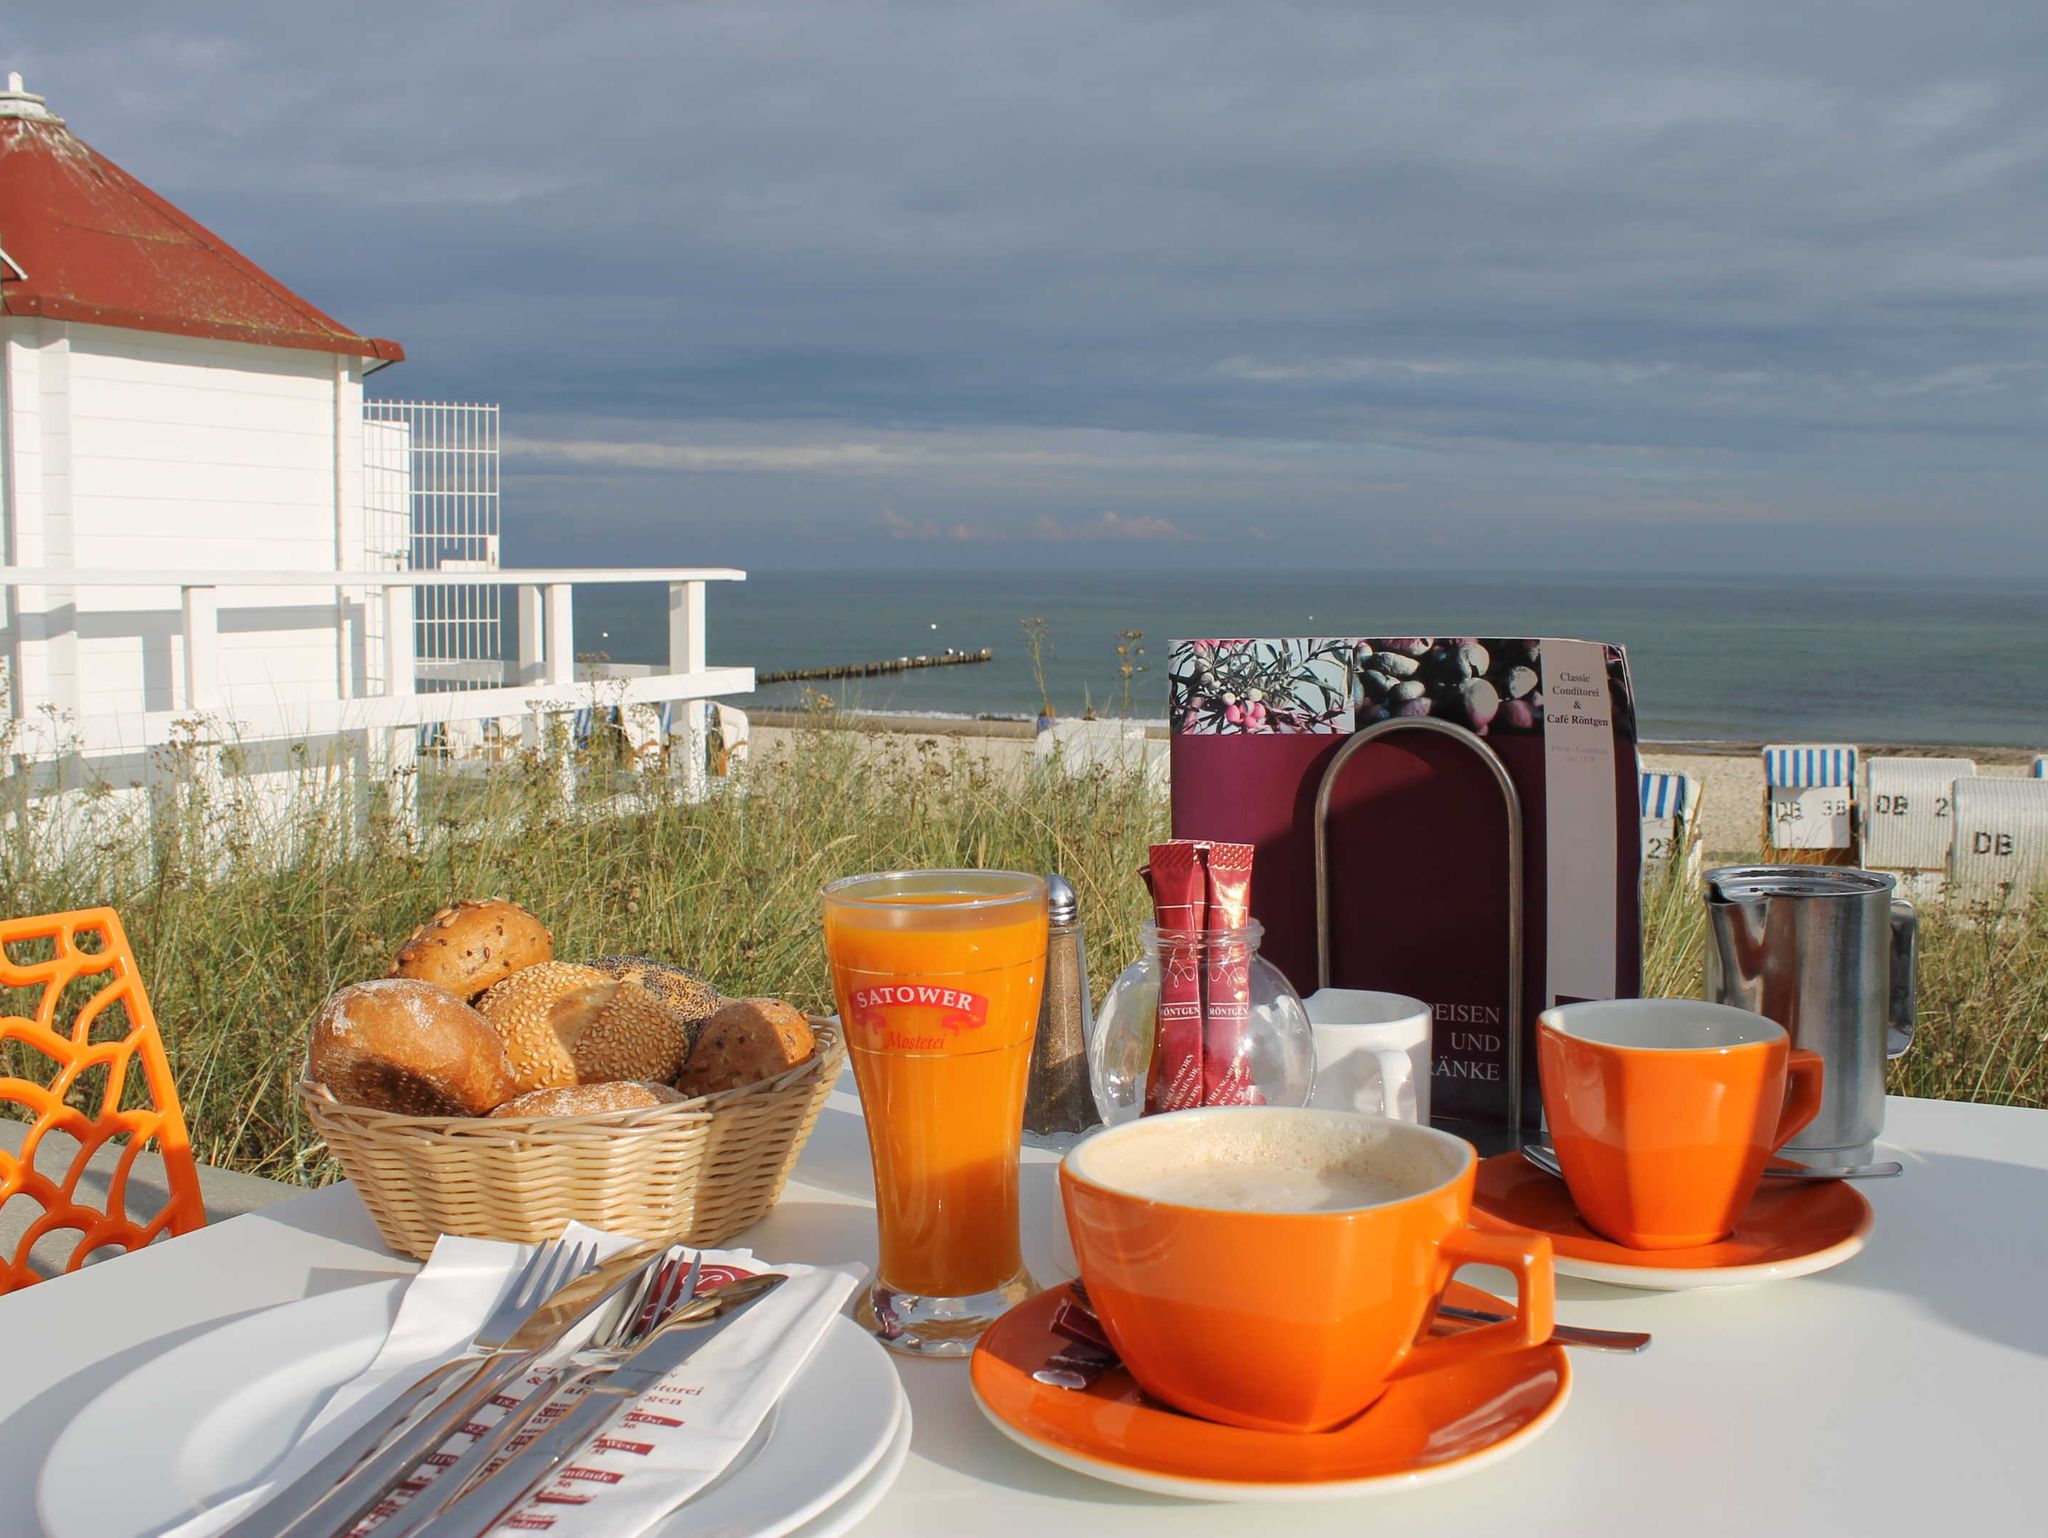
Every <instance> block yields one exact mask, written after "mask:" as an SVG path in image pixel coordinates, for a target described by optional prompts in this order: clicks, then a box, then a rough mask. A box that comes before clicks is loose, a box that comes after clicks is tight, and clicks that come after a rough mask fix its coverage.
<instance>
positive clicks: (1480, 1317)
mask: <svg viewBox="0 0 2048 1538" xmlns="http://www.w3.org/2000/svg"><path fill="white" fill-rule="evenodd" d="M1436 1312H1437V1317H1438V1318H1440V1319H1461V1320H1465V1321H1467V1322H1469V1323H1472V1324H1499V1323H1501V1322H1502V1321H1504V1320H1506V1319H1508V1318H1510V1317H1512V1316H1511V1315H1508V1314H1495V1313H1489V1312H1488V1311H1486V1310H1485V1309H1479V1308H1459V1307H1457V1306H1455V1305H1454V1304H1450V1303H1439V1304H1438V1305H1437V1309H1436ZM1550 1338H1551V1339H1552V1340H1553V1341H1555V1342H1557V1344H1558V1345H1560V1346H1580V1347H1583V1348H1584V1349H1585V1350H1588V1351H1627V1352H1636V1351H1640V1350H1642V1349H1643V1347H1645V1346H1647V1345H1649V1343H1650V1337H1649V1336H1647V1335H1645V1334H1643V1333H1641V1332H1640V1331H1637V1330H1590V1329H1587V1328H1586V1327H1585V1326H1584V1325H1579V1324H1554V1325H1552V1326H1551V1327H1550Z"/></svg>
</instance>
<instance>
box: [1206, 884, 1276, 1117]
mask: <svg viewBox="0 0 2048 1538" xmlns="http://www.w3.org/2000/svg"><path fill="white" fill-rule="evenodd" d="M1200 848H1201V849H1202V865H1203V869H1204V872H1205V875H1206V877H1207V886H1206V891H1205V894H1204V895H1205V896H1206V897H1207V898H1208V909H1209V928H1210V929H1211V930H1218V929H1242V928H1244V927H1245V925H1246V924H1248V923H1250V922H1251V916H1252V911H1251V909H1252V846H1251V845H1250V844H1215V843H1210V844H1203V845H1201V846H1200ZM1251 1017H1252V985H1251V947H1250V946H1248V945H1244V944H1236V943H1233V944H1229V945H1219V944H1216V943H1215V942H1214V941H1213V940H1212V941H1211V942H1210V944H1209V945H1208V947H1207V954H1206V955H1205V956H1204V958H1203V968H1202V1104H1203V1105H1258V1104H1261V1103H1262V1102H1263V1101H1264V1100H1265V1098H1266V1097H1265V1096H1263V1095H1261V1094H1260V1093H1259V1090H1258V1086H1257V1085H1255V1084H1253V1083H1252V1063H1251V1033H1250V1030H1249V1026H1250V1023H1251Z"/></svg>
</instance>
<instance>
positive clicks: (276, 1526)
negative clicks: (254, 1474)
mask: <svg viewBox="0 0 2048 1538" xmlns="http://www.w3.org/2000/svg"><path fill="white" fill-rule="evenodd" d="M667 1253H668V1247H667V1246H666V1245H664V1244H653V1243H641V1244H635V1245H629V1246H628V1247H627V1248H625V1249H623V1250H621V1251H619V1253H618V1254H616V1255H614V1256H612V1257H611V1259H609V1260H607V1261H605V1262H604V1263H603V1264H602V1265H600V1266H599V1267H598V1268H597V1269H596V1270H594V1271H590V1272H587V1273H585V1274H584V1275H583V1276H580V1277H578V1278H577V1279H576V1280H575V1281H573V1282H571V1283H569V1284H568V1286H566V1287H563V1288H561V1289H560V1290H559V1291H557V1292H556V1293H555V1294H554V1295H553V1296H552V1297H550V1298H549V1299H548V1300H547V1301H546V1302H545V1303H543V1304H541V1306H540V1307H539V1308H537V1309H535V1310H534V1311H533V1313H532V1314H530V1315H529V1316H528V1317H527V1320H526V1322H525V1323H524V1324H522V1325H521V1326H520V1327H519V1328H518V1329H517V1330H515V1331H514V1332H513V1333H512V1334H511V1335H510V1336H509V1337H507V1339H506V1341H505V1344H504V1346H503V1347H501V1348H500V1349H499V1351H498V1352H497V1354H495V1355H493V1356H490V1357H486V1358H485V1359H484V1360H483V1361H482V1362H481V1363H479V1364H478V1365H477V1367H476V1368H475V1370H474V1371H472V1372H471V1373H470V1374H469V1375H468V1376H467V1377H465V1378H462V1379H459V1380H454V1381H450V1380H446V1379H442V1380H440V1381H435V1380H434V1379H433V1376H432V1374H431V1373H430V1374H429V1375H428V1376H426V1377H423V1378H422V1379H421V1380H420V1382H419V1383H416V1384H414V1385H413V1387H412V1388H410V1389H408V1390H407V1391H406V1392H405V1393H404V1394H403V1395H401V1396H400V1397H399V1399H398V1400H397V1402H396V1403H395V1404H393V1405H390V1406H387V1407H386V1408H385V1410H384V1412H383V1413H382V1414H380V1415H377V1416H375V1417H373V1418H372V1419H371V1420H369V1421H368V1422H366V1423H365V1424H363V1425H361V1426H358V1427H357V1428H356V1429H355V1430H354V1431H352V1432H350V1433H349V1434H348V1435H347V1436H345V1437H343V1438H342V1439H341V1441H339V1442H338V1443H336V1444H335V1445H334V1447H333V1448H331V1449H330V1450H329V1451H328V1452H327V1453H326V1454H325V1455H324V1456H322V1457H321V1459H320V1461H319V1462H318V1463H315V1464H313V1465H312V1466H311V1467H310V1468H308V1469H306V1470H305V1471H304V1472H303V1473H301V1474H299V1475H298V1476H297V1477H296V1478H294V1479H292V1480H291V1481H290V1482H289V1483H287V1484H285V1485H282V1486H280V1487H279V1488H278V1489H276V1490H274V1491H272V1492H271V1493H270V1494H269V1495H268V1496H266V1497H265V1498H264V1501H263V1504H262V1505H261V1506H258V1507H257V1508H256V1509H255V1510H254V1511H252V1512H250V1513H249V1514H248V1515H247V1516H245V1517H243V1518H242V1519H241V1520H240V1521H239V1522H237V1523H236V1524H235V1525H234V1526H232V1527H230V1528H228V1529H227V1530H226V1532H225V1533H223V1534H221V1535H220V1538H306V1535H310V1534H312V1533H316V1532H318V1533H330V1532H342V1533H345V1532H347V1531H348V1530H349V1529H350V1528H351V1527H353V1526H355V1524H356V1523H358V1522H360V1521H361V1520H362V1519H363V1517H364V1516H365V1515H367V1514H368V1513H369V1511H370V1509H371V1508H372V1507H374V1506H375V1505H376V1504H377V1503H378V1502H379V1501H381V1500H383V1499H384V1496H385V1495H386V1494H387V1493H388V1492H389V1491H390V1489H391V1487H392V1486H394V1485H396V1484H397V1483H398V1482H399V1481H400V1480H401V1479H403V1478H404V1477H405V1475H406V1474H407V1473H409V1472H410V1471H411V1469H412V1466H413V1465H414V1464H415V1463H417V1462H419V1461H420V1459H422V1458H424V1457H425V1456H426V1455H427V1454H428V1453H430V1452H432V1451H433V1450H434V1449H435V1448H436V1447H438V1446H439V1445H440V1444H441V1443H442V1442H444V1441H446V1440H447V1438H448V1437H449V1436H450V1435H451V1434H452V1433H453V1432H454V1431H456V1430H457V1429H458V1428H459V1427H461V1426H462V1425H463V1424H464V1423H465V1422H467V1421H468V1420H469V1419H470V1418H471V1417H472V1416H474V1415H475V1414H476V1412H477V1411H478V1410H479V1409H481V1408H482V1407H483V1406H484V1405H485V1404H487V1403H489V1402H490V1398H491V1396H492V1395H493V1394H495V1393H497V1392H498V1390H499V1389H501V1388H503V1387H504V1386H505V1385H506V1384H507V1383H510V1382H513V1381H514V1380H516V1379H517V1378H518V1377H519V1376H520V1374H522V1373H524V1372H525V1371H526V1369H527V1367H528V1366H529V1365H530V1364H531V1362H532V1360H533V1358H534V1357H535V1356H536V1355H537V1354H539V1353H540V1352H542V1351H544V1350H546V1349H547V1348H548V1347H549V1346H550V1345H552V1344H553V1343H554V1342H555V1341H557V1340H559V1339H560V1338H561V1337H562V1336H564V1335H566V1334H568V1333H569V1331H570V1330H571V1329H572V1328H573V1327H574V1326H575V1325H577V1324H578V1323H579V1322H581V1321H582V1320H583V1319H584V1318H586V1317H588V1316H590V1315H593V1314H596V1313H597V1312H598V1311H599V1310H601V1309H604V1308H606V1307H609V1306H611V1305H612V1304H613V1303H614V1302H616V1301H617V1299H618V1298H619V1297H620V1296H621V1295H622V1294H623V1293H624V1292H625V1291H626V1290H627V1289H629V1288H632V1287H634V1286H636V1285H638V1284H640V1283H642V1282H644V1281H645V1280H646V1278H647V1276H649V1275H651V1274H652V1270H653V1267H654V1266H655V1265H656V1264H657V1263H659V1261H660V1260H661V1258H662V1257H663V1256H664V1255H666V1254H667ZM422 1387H424V1388H425V1389H426V1390H427V1391H426V1393H425V1394H424V1395H422V1394H421V1392H420V1390H421V1389H422ZM366 1454H368V1455H369V1456H367V1457H366V1456H365V1455H366ZM366 1490H367V1491H372V1492H374V1493H373V1494H371V1495H370V1496H369V1497H368V1498H367V1499H357V1500H356V1501H355V1502H354V1505H355V1513H354V1515H353V1516H347V1513H346V1511H345V1510H344V1505H345V1503H347V1502H348V1500H349V1498H350V1497H351V1496H360V1493H361V1492H363V1491H366ZM344 1516H347V1520H346V1521H344V1520H343V1518H344Z"/></svg>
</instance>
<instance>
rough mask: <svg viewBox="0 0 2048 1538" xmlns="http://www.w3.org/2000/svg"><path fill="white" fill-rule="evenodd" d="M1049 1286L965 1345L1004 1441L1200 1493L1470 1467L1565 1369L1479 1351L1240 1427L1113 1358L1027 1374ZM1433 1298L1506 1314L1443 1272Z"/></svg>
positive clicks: (1079, 1466) (1308, 1493)
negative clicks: (1318, 1428) (1098, 1373)
mask: <svg viewBox="0 0 2048 1538" xmlns="http://www.w3.org/2000/svg"><path fill="white" fill-rule="evenodd" d="M1065 1295H1066V1289H1065V1288H1064V1287H1055V1288H1052V1289H1051V1290H1049V1291H1047V1292H1041V1293H1039V1294H1038V1295H1037V1296H1036V1297H1034V1298H1029V1299H1026V1300H1025V1301H1024V1302H1022V1303H1020V1304H1018V1305H1017V1306H1016V1307H1015V1308H1013V1309H1011V1310H1010V1311H1009V1312H1008V1313H1007V1314H1005V1315H1003V1317H1002V1318H1001V1319H1000V1320H998V1321H997V1322H996V1323H995V1325H994V1326H992V1327H991V1328H990V1329H989V1331H988V1332H987V1333H986V1334H985V1335H983V1336H982V1338H981V1342H980V1344H979V1345H978V1346H977V1347H976V1348H975V1352H974V1361H973V1364H972V1380H973V1386H974V1398H975V1402H976V1403H977V1404H979V1405H980V1406H981V1410H982V1413H983V1414H984V1415H986V1416H987V1417H988V1418H989V1420H990V1421H991V1422H993V1423H994V1425H995V1427H996V1429H997V1430H998V1431H1001V1432H1002V1433H1003V1434H1004V1435H1005V1436H1007V1437H1009V1438H1010V1440H1012V1441H1013V1442H1016V1443H1017V1444H1018V1445H1019V1446H1021V1447H1024V1448H1026V1449H1028V1450H1029V1451H1031V1452H1034V1453H1036V1454H1038V1456H1040V1457H1041V1458H1045V1459H1048V1460H1049V1461H1051V1462H1053V1463H1057V1464H1059V1465H1061V1466H1062V1467H1063V1468H1069V1469H1073V1470H1075V1471H1076V1472H1078V1473H1082V1474H1087V1475H1090V1476H1092V1477H1094V1478H1096V1479H1102V1480H1107V1481H1108V1482H1109V1483H1111V1484H1117V1485H1126V1486H1129V1487H1130V1488H1131V1489H1134V1490H1149V1491H1151V1492H1153V1493H1155V1494H1159V1495H1178V1496H1184V1497H1191V1498H1193V1499H1196V1500H1210V1501H1276V1500H1279V1501H1284V1500H1325V1499H1328V1498H1329V1497H1331V1496H1340V1495H1355V1494H1362V1493H1365V1492H1367V1491H1373V1490H1382V1489H1387V1488H1397V1489H1401V1488H1408V1487H1411V1486H1415V1485H1423V1484H1434V1483H1436V1482H1438V1481H1440V1480H1445V1479H1454V1478H1456V1477H1457V1476H1458V1475H1460V1474H1469V1473H1471V1472H1472V1471H1473V1470H1475V1469H1478V1468H1482V1467H1484V1466H1485V1465H1486V1464H1488V1463H1491V1462H1493V1461H1494V1460H1495V1459H1497V1458H1503V1457H1506V1456H1507V1455H1508V1454H1509V1453H1511V1452H1513V1451H1514V1450H1515V1449H1516V1448H1518V1447H1520V1446H1521V1445H1522V1444H1524V1443H1525V1442H1527V1441H1529V1440H1530V1439H1531V1438H1533V1437H1534V1436H1536V1435H1537V1434H1538V1433H1539V1432H1541V1431H1543V1430H1544V1429H1545V1428H1546V1427H1547V1426H1549V1425H1550V1423H1551V1422H1552V1421H1553V1420H1555V1419H1556V1418H1557V1413H1558V1411H1559V1410H1561V1409H1563V1408H1564V1402H1565V1398H1566V1396H1567V1395H1568V1394H1569V1393H1570V1391H1571V1368H1570V1367H1569V1366H1567V1365H1566V1362H1565V1355H1564V1349H1563V1348H1562V1347H1560V1346H1555V1345H1546V1346H1532V1347H1530V1348H1528V1349H1527V1350H1522V1351H1513V1352H1508V1353H1506V1354H1504V1355H1500V1356H1493V1357H1485V1358H1482V1359H1480V1360H1479V1361H1476V1362H1472V1363H1470V1364H1468V1365H1463V1366H1452V1367H1445V1368H1441V1369H1439V1370H1437V1371H1435V1372H1429V1373H1423V1374H1420V1375H1418V1376H1416V1377H1413V1378H1405V1379H1402V1380H1400V1381H1399V1382H1396V1383H1395V1384H1393V1385H1392V1386H1391V1387H1390V1388H1388V1390H1387V1391H1386V1393H1385V1394H1383V1395H1382V1396H1381V1397H1380V1399H1379V1400H1378V1401H1377V1402H1376V1403H1375V1404H1374V1405H1373V1406H1372V1407H1371V1408H1370V1409H1368V1410H1366V1411H1365V1412H1364V1413H1363V1414H1361V1415H1359V1416H1357V1417H1355V1418H1354V1419H1352V1420H1350V1421H1347V1422H1345V1424H1343V1425H1341V1426H1339V1427H1337V1428H1336V1429H1335V1430H1332V1431H1322V1432H1313V1433H1290V1432H1281V1431H1247V1430H1245V1429H1243V1428H1241V1427H1237V1426H1224V1425H1219V1424H1218V1423H1216V1422H1214V1421H1206V1420H1201V1419H1198V1418H1196V1417H1195V1416H1192V1415H1183V1414H1182V1413H1181V1412H1180V1411H1178V1410H1173V1409H1169V1408H1167V1407H1166V1406H1165V1405H1162V1404H1160V1403H1159V1402H1158V1401H1157V1400H1155V1399H1150V1398H1148V1397H1146V1395H1145V1394H1144V1392H1143V1391H1142V1390H1140V1389H1139V1387H1138V1386H1137V1384H1136V1383H1134V1382H1132V1380H1131V1376H1130V1374H1129V1373H1127V1372H1125V1371H1124V1370H1123V1369H1122V1368H1120V1367H1119V1368H1114V1369H1112V1370H1111V1371H1109V1372H1107V1373H1105V1374H1104V1375H1103V1376H1102V1377H1101V1378H1099V1379H1097V1380H1096V1381H1095V1382H1094V1383H1093V1384H1092V1385H1090V1386H1089V1387H1087V1388H1085V1389H1071V1388H1059V1387H1056V1386H1054V1385H1052V1384H1048V1383H1043V1382H1040V1381H1039V1380H1038V1379H1037V1378H1035V1377H1033V1376H1032V1375H1033V1374H1034V1373H1036V1372H1037V1371H1039V1369H1041V1368H1043V1367H1044V1366H1045V1365H1046V1363H1047V1361H1048V1359H1049V1358H1050V1357H1051V1356H1052V1355H1053V1354H1054V1353H1055V1352H1056V1351H1058V1350H1060V1349H1061V1348H1062V1347H1063V1346H1065V1345H1066V1344H1067V1342H1066V1340H1065V1339H1064V1338H1063V1337H1061V1336H1059V1335H1056V1334H1054V1333H1053V1331H1052V1328H1051V1322H1052V1316H1053V1312H1054V1310H1055V1309H1057V1308H1058V1307H1059V1303H1060V1300H1061V1298H1062V1297H1063V1296H1065ZM1444 1297H1445V1301H1446V1302H1449V1303H1454V1304H1459V1305H1462V1306H1464V1307H1466V1308H1478V1309H1488V1310H1492V1311H1495V1312H1507V1311H1508V1305H1506V1304H1504V1303H1503V1302H1501V1301H1500V1299H1498V1298H1496V1297H1494V1296H1493V1295H1492V1294H1491V1293H1488V1292H1482V1291H1480V1290H1479V1289H1478V1288H1476V1287H1468V1286H1466V1285H1465V1284H1464V1283H1462V1282H1453V1283H1451V1285H1450V1288H1449V1290H1448V1291H1447V1292H1446V1293H1445V1294H1444Z"/></svg>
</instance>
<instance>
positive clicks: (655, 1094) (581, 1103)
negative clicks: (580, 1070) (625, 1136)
mask: <svg viewBox="0 0 2048 1538" xmlns="http://www.w3.org/2000/svg"><path fill="white" fill-rule="evenodd" d="M681 1099H683V1096H682V1095H680V1094H678V1093H677V1092H676V1091H675V1090H672V1089H670V1088H669V1087H668V1086H667V1085H666V1084H646V1083H640V1082H637V1081H621V1082H616V1083H612V1084H571V1085H569V1086H568V1087H567V1088H565V1089H537V1090H534V1091H533V1092H532V1093H531V1094H526V1095H521V1096H519V1097H518V1098H517V1099H516V1100H508V1101H506V1102H505V1103H504V1104H503V1105H501V1106H499V1107H498V1108H497V1110H495V1111H493V1112H491V1114H492V1115H493V1116H593V1115H596V1114H597V1113H599V1112H601V1111H638V1110H642V1109H644V1108H646V1107H648V1106H656V1105H674V1104H675V1103H676V1102H678V1101H680V1100H681Z"/></svg>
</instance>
